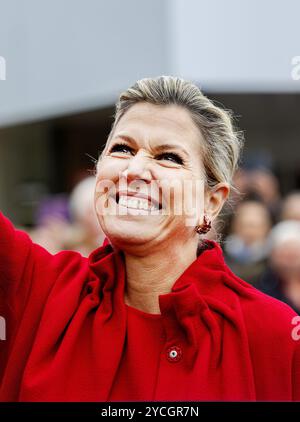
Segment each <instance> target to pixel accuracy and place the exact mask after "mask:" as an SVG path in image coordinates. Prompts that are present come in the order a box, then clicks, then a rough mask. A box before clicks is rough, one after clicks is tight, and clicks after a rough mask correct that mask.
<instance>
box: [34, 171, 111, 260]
mask: <svg viewBox="0 0 300 422" xmlns="http://www.w3.org/2000/svg"><path fill="white" fill-rule="evenodd" d="M94 190H95V177H93V176H90V177H87V178H85V179H83V180H82V181H80V182H79V183H78V184H77V185H76V186H75V187H74V189H73V191H72V192H71V195H70V197H69V199H68V197H67V196H66V195H62V194H59V195H54V196H53V197H51V198H46V199H45V200H43V201H42V202H41V204H40V206H39V207H38V210H37V214H36V227H35V228H34V229H32V230H29V231H28V233H29V235H30V237H31V239H32V240H33V241H34V242H35V243H37V244H39V245H41V246H43V247H44V248H45V249H47V250H48V251H49V252H51V253H53V254H55V253H57V252H60V251H62V250H67V249H68V250H72V251H77V252H80V253H81V254H82V255H83V256H88V255H89V254H90V253H91V252H92V251H93V250H94V249H96V248H97V247H99V246H100V245H102V243H103V240H104V234H103V231H102V230H101V228H100V227H99V223H98V220H97V216H96V212H95V209H94V202H93V196H94Z"/></svg>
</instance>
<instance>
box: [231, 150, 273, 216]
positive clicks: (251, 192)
mask: <svg viewBox="0 0 300 422" xmlns="http://www.w3.org/2000/svg"><path fill="white" fill-rule="evenodd" d="M253 160H254V159H253ZM260 161H261V160H259V158H257V162H256V161H255V160H254V161H253V162H252V161H251V160H249V162H246V164H245V165H244V166H243V167H241V168H239V169H238V170H237V172H236V173H235V175H234V178H233V180H234V185H235V187H236V191H233V193H232V194H233V198H234V201H235V202H236V203H238V202H239V201H243V200H244V199H245V198H253V199H256V200H258V201H261V202H262V203H264V204H265V206H266V207H267V208H268V210H269V212H270V214H271V217H272V221H273V223H275V222H277V221H278V219H279V214H280V208H281V193H280V187H279V180H278V179H277V177H276V176H275V174H274V173H273V171H272V169H271V167H270V168H269V167H268V166H267V165H263V164H262V163H260ZM268 165H269V166H270V164H268Z"/></svg>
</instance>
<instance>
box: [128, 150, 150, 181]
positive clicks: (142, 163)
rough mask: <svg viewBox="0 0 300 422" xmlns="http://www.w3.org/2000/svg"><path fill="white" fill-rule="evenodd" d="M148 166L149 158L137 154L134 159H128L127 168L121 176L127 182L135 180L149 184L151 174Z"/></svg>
mask: <svg viewBox="0 0 300 422" xmlns="http://www.w3.org/2000/svg"><path fill="white" fill-rule="evenodd" d="M149 164H150V163H149V158H148V157H147V156H145V155H142V154H140V153H137V154H136V155H135V156H134V157H132V158H130V160H129V162H128V166H127V168H126V169H125V170H124V171H123V175H124V176H125V177H126V178H127V180H128V181H129V182H130V181H133V180H137V179H142V180H145V181H146V182H150V181H151V172H150V169H149Z"/></svg>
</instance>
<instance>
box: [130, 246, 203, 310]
mask: <svg viewBox="0 0 300 422" xmlns="http://www.w3.org/2000/svg"><path fill="white" fill-rule="evenodd" d="M124 256H125V263H126V288H125V297H124V300H125V303H126V304H127V305H130V306H132V307H134V308H137V309H140V310H142V311H144V312H147V313H152V314H159V313H160V308H159V300H158V296H159V295H161V294H166V293H169V292H170V291H171V289H172V287H173V285H174V283H175V281H176V280H177V279H178V278H179V276H180V275H181V274H182V273H183V272H184V271H185V270H186V269H187V268H188V267H189V266H190V265H191V263H192V262H193V261H194V260H195V259H196V258H197V252H196V248H195V244H192V243H191V244H190V245H184V246H182V245H181V246H180V247H177V248H176V247H175V246H174V245H173V246H172V247H171V248H170V250H168V248H164V249H162V250H160V251H156V252H153V253H148V254H147V255H146V256H135V255H132V254H128V253H126V252H125V253H124Z"/></svg>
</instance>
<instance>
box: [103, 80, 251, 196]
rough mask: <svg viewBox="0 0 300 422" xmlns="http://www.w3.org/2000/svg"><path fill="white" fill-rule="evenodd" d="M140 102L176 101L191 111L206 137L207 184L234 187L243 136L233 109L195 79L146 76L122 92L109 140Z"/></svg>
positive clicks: (161, 102)
mask: <svg viewBox="0 0 300 422" xmlns="http://www.w3.org/2000/svg"><path fill="white" fill-rule="evenodd" d="M139 102H147V103H150V104H154V105H171V104H176V105H178V106H181V107H184V108H185V109H186V110H188V111H189V112H190V115H191V117H192V120H193V122H194V123H195V125H196V126H197V127H198V129H199V131H200V133H201V134H202V136H203V138H204V143H205V144H204V145H203V147H204V148H203V164H204V168H205V172H206V184H207V186H208V187H210V188H213V187H214V186H215V185H217V184H218V183H220V182H226V183H228V184H229V185H230V186H231V188H234V187H233V186H232V177H233V174H234V172H235V170H236V169H237V167H238V161H239V156H240V150H241V147H242V145H243V136H242V133H241V132H239V131H237V130H236V129H235V128H234V125H233V117H232V113H231V111H229V110H225V109H223V108H221V107H219V106H217V105H215V104H214V103H213V102H212V101H211V100H210V99H208V98H207V97H206V96H205V95H203V93H202V92H201V90H200V89H199V88H198V87H197V86H196V85H194V84H193V83H192V82H189V81H186V80H183V79H181V78H178V77H174V76H159V77H157V78H145V79H141V80H139V81H137V82H136V83H135V84H134V85H133V86H132V87H131V88H129V89H127V90H126V91H124V92H123V93H122V94H121V95H120V97H119V100H118V102H117V104H116V109H115V116H114V123H113V125H112V129H111V132H110V135H109V139H110V138H111V136H112V134H113V132H114V129H115V127H116V125H117V124H118V122H119V121H120V119H121V118H122V116H124V114H125V113H126V112H127V111H128V110H129V108H130V107H132V106H133V105H134V104H137V103H139Z"/></svg>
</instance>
